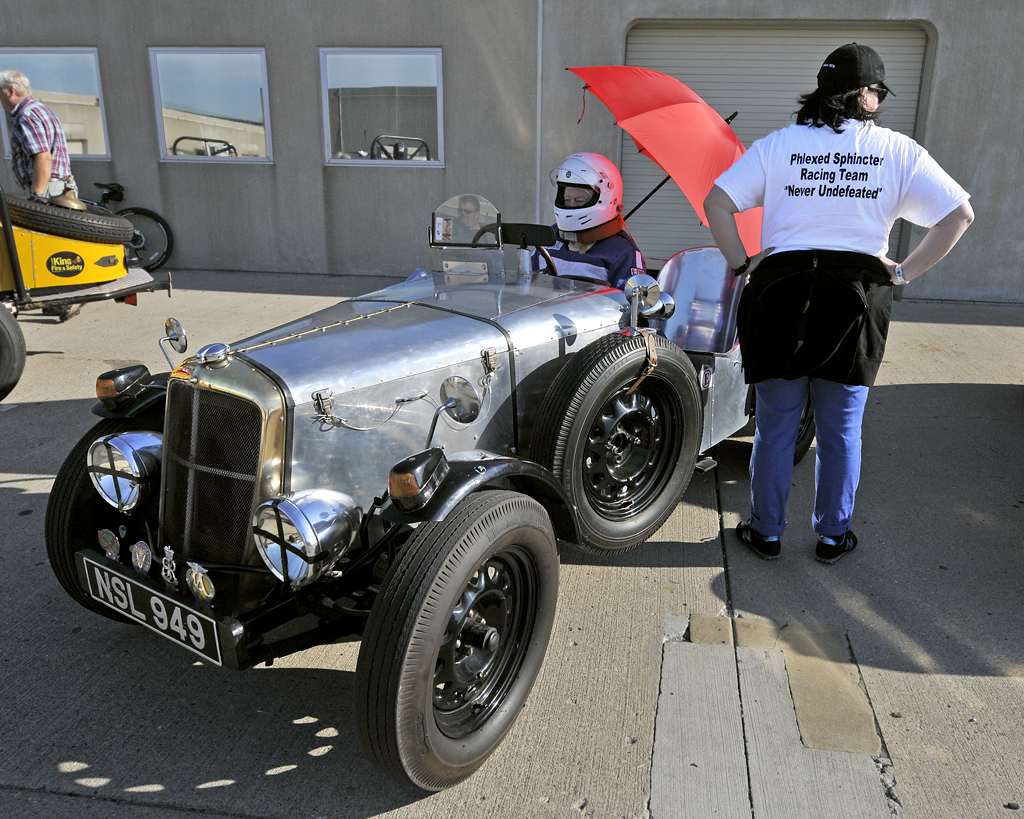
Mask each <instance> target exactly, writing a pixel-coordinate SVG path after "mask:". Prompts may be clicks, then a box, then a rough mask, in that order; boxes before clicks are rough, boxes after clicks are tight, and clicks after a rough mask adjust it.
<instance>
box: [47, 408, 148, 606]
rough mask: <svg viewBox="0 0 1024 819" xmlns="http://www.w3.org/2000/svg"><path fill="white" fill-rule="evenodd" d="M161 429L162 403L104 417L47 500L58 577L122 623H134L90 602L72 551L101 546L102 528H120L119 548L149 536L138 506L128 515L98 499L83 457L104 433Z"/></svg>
mask: <svg viewBox="0 0 1024 819" xmlns="http://www.w3.org/2000/svg"><path fill="white" fill-rule="evenodd" d="M163 428H164V427H163V406H162V405H161V406H159V407H158V408H157V409H151V410H149V411H147V412H144V413H142V414H141V415H139V416H138V417H135V418H104V419H103V420H102V421H100V422H99V423H98V424H96V425H95V426H94V427H93V428H92V429H90V430H89V431H88V432H87V433H86V434H85V435H83V436H82V438H81V440H80V441H79V442H78V443H77V444H75V447H74V449H72V450H71V452H70V453H69V454H68V456H67V458H66V459H65V460H64V463H63V464H62V465H61V467H60V469H59V470H58V472H57V477H56V478H55V479H54V481H53V488H52V489H51V490H50V498H49V500H48V501H47V503H46V522H45V527H44V532H45V538H46V556H47V557H48V558H49V561H50V568H51V569H52V570H53V573H54V575H55V576H56V578H57V581H58V582H59V583H60V585H61V586H62V587H63V589H64V591H66V592H67V593H68V594H69V595H70V596H71V598H72V599H73V600H74V601H75V602H77V603H79V604H80V605H82V606H84V607H85V608H87V609H89V610H90V611H94V612H96V613H97V614H102V615H103V616H104V617H109V618H111V619H112V620H117V621H119V622H122V623H134V622H135V621H133V620H130V619H129V618H127V617H122V616H121V615H119V614H117V613H116V612H115V611H114V610H113V609H111V608H108V607H107V606H104V605H102V604H100V603H96V602H95V601H93V599H92V598H91V597H90V596H89V593H88V592H87V591H86V589H84V588H83V587H82V584H81V581H80V580H79V579H78V566H77V565H76V564H75V553H76V552H78V551H81V550H82V549H96V550H99V548H100V546H99V539H98V533H99V531H100V530H101V529H109V530H111V531H113V532H119V530H120V528H121V526H124V527H125V530H126V532H125V535H122V536H121V538H120V540H121V543H122V548H124V547H126V546H127V544H130V543H132V542H133V540H132V538H134V540H146V541H147V542H148V543H152V537H150V535H149V531H148V530H147V529H146V527H145V522H144V521H143V519H142V515H143V512H142V510H136V511H134V512H133V513H132V514H127V513H120V512H118V511H117V510H116V509H115V508H114V507H113V506H111V505H110V504H109V503H107V502H106V501H105V500H103V498H101V497H100V495H99V493H98V492H97V491H96V488H95V487H94V486H93V483H92V479H91V478H90V477H89V472H88V464H87V463H86V460H87V457H88V453H89V447H90V446H92V444H93V442H94V441H96V440H97V439H98V438H102V437H103V436H105V435H115V434H118V433H122V432H135V431H140V430H148V431H151V432H162V431H163ZM154 533H155V532H154Z"/></svg>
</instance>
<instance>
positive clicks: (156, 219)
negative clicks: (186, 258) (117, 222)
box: [117, 208, 174, 270]
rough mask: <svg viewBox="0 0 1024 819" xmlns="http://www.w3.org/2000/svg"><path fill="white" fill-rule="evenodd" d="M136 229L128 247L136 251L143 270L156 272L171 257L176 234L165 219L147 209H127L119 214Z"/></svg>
mask: <svg viewBox="0 0 1024 819" xmlns="http://www.w3.org/2000/svg"><path fill="white" fill-rule="evenodd" d="M117 215H118V216H121V217H123V218H125V219H127V220H128V221H129V222H131V223H132V226H133V227H134V228H135V234H134V235H133V236H132V239H131V241H130V242H126V247H127V248H128V249H130V250H131V251H134V253H135V255H136V256H138V259H139V267H141V268H142V269H143V270H156V269H157V268H158V267H160V266H161V265H163V264H164V263H165V262H166V261H167V260H168V259H169V258H170V256H171V249H172V248H173V247H174V234H172V233H171V226H170V225H169V224H167V222H166V221H164V218H163V217H162V216H161V215H160V214H158V213H154V212H153V211H151V210H147V209H146V208H125V209H124V210H119V211H118V212H117Z"/></svg>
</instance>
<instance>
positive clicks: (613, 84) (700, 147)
mask: <svg viewBox="0 0 1024 819" xmlns="http://www.w3.org/2000/svg"><path fill="white" fill-rule="evenodd" d="M569 70H570V71H572V72H573V73H574V74H576V76H578V77H579V78H580V79H582V80H583V82H584V83H586V84H585V85H584V89H590V91H591V92H593V93H594V94H595V95H596V96H597V98H598V99H599V100H601V102H603V103H604V104H605V105H607V106H608V109H609V110H610V111H611V112H612V113H613V114H614V115H615V122H616V123H617V124H618V125H619V127H621V128H622V129H623V130H624V131H626V133H628V134H629V135H630V136H631V137H633V141H634V142H636V146H637V148H639V149H640V153H642V154H644V155H645V156H648V157H650V158H651V159H653V160H654V161H655V162H656V163H657V164H658V165H660V166H661V168H662V169H663V170H664V171H665V173H667V174H668V175H669V176H670V177H672V179H673V180H674V181H675V183H676V184H677V185H678V186H679V188H680V189H681V190H682V192H683V194H684V195H685V196H686V198H687V199H688V200H689V201H690V204H691V205H693V208H694V210H696V211H697V216H698V217H700V221H701V224H705V225H706V224H707V216H706V215H705V213H704V197H706V196H707V195H708V193H709V192H710V191H711V188H712V186H713V185H714V184H715V180H716V179H717V178H718V176H719V175H720V174H721V173H722V172H723V171H724V170H726V169H727V168H729V167H730V166H731V165H732V164H733V163H734V162H735V161H736V160H737V159H738V158H739V157H740V155H741V154H742V153H743V150H744V149H743V144H742V143H741V142H740V141H739V139H738V138H737V137H736V134H735V133H733V130H732V128H730V127H729V125H728V123H726V121H725V120H724V119H722V117H721V116H720V115H719V114H718V112H716V111H715V109H714V108H712V107H711V106H710V105H708V104H707V103H706V102H704V100H702V99H701V98H700V97H699V96H698V95H697V94H695V93H694V92H693V91H692V90H691V89H689V88H688V87H687V86H685V85H684V84H683V83H681V82H679V80H677V79H676V78H675V77H670V76H668V75H667V74H662V73H660V72H658V71H652V70H651V69H649V68H639V67H637V66H631V65H598V66H590V67H588V68H570V69H569ZM736 222H737V224H738V226H739V230H740V238H741V239H742V240H743V245H744V247H746V249H747V253H748V254H750V255H751V256H753V255H754V254H755V253H757V252H758V251H759V250H760V249H761V208H754V209H751V210H749V211H745V212H744V213H741V214H738V215H737V218H736Z"/></svg>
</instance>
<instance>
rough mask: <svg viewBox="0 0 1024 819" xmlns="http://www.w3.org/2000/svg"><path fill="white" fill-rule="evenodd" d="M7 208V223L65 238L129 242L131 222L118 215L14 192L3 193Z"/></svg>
mask: <svg viewBox="0 0 1024 819" xmlns="http://www.w3.org/2000/svg"><path fill="white" fill-rule="evenodd" d="M7 208H8V209H9V210H10V212H11V224H14V225H17V226H18V227H23V228H27V229H29V230H38V231H39V232H40V233H49V234H51V235H53V236H64V237H66V238H68V239H79V240H81V241H84V242H101V243H104V244H111V245H121V244H124V243H125V242H130V241H131V239H132V236H133V235H134V233H135V228H134V227H133V226H132V223H131V222H129V221H128V220H127V219H124V218H122V217H120V216H114V215H113V214H111V215H106V214H101V213H92V212H90V211H82V210H71V209H70V208H62V207H58V206H57V205H48V204H46V203H45V202H35V201H33V200H31V199H29V198H27V197H25V196H19V195H18V194H8V195H7Z"/></svg>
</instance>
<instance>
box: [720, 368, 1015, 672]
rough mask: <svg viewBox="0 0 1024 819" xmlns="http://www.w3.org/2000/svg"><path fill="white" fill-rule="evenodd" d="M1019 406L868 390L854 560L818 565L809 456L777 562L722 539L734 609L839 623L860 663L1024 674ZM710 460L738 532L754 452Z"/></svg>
mask: <svg viewBox="0 0 1024 819" xmlns="http://www.w3.org/2000/svg"><path fill="white" fill-rule="evenodd" d="M1022 408H1024V387H1022V386H1020V385H1014V384H912V385H898V386H881V387H876V388H874V389H872V391H871V393H870V396H869V399H868V407H867V411H866V414H865V422H864V459H863V468H862V476H861V483H860V489H859V492H858V496H857V508H856V511H855V513H854V524H853V528H854V530H855V531H856V533H857V535H858V537H859V538H860V546H859V547H858V549H857V551H856V552H854V553H853V554H852V555H850V556H849V557H847V558H844V559H843V560H842V561H840V562H839V563H837V564H835V565H833V566H827V565H824V564H821V563H817V562H816V561H814V560H813V558H812V553H813V546H814V540H815V536H814V534H813V532H812V531H811V527H810V517H811V509H812V504H813V483H814V457H813V456H814V450H812V451H811V453H810V454H809V456H808V457H807V458H806V459H805V460H804V461H803V462H802V463H801V464H800V465H798V467H797V469H796V471H795V473H794V478H793V490H792V494H791V496H790V500H789V506H788V510H787V513H788V514H787V516H788V519H789V522H790V524H789V528H788V529H787V531H786V535H785V537H784V539H783V542H784V548H783V554H782V558H781V559H780V560H777V561H773V562H770V563H766V562H764V561H761V560H759V559H757V558H756V557H755V556H754V555H753V554H752V553H751V552H750V551H749V550H747V549H745V548H744V547H743V546H742V545H741V544H740V543H739V541H738V540H737V539H736V537H735V535H734V534H732V533H731V532H726V536H725V538H726V544H727V553H728V559H729V577H730V584H731V589H732V595H733V603H734V605H735V606H736V608H737V610H738V611H741V612H746V613H747V614H752V615H759V616H764V617H768V618H771V619H773V620H776V621H777V622H786V621H788V620H800V621H808V620H810V621H818V622H822V623H830V624H841V625H843V626H845V627H846V628H847V629H848V630H849V632H850V633H851V637H852V638H853V640H852V641H853V643H854V645H855V646H856V647H857V651H858V660H859V661H860V662H861V664H868V665H873V666H877V667H883V668H889V669H893V670H897V671H906V672H917V673H933V674H934V673H939V674H964V675H982V676H986V675H988V676H1018V677H1021V676H1024V637H1022V635H1024V605H1022V602H1024V599H1022V595H1021V578H1022V577H1024V467H1022V464H1024V424H1022V423H1021V421H1022ZM715 456H716V457H717V459H718V461H719V481H720V487H721V497H722V511H723V515H724V516H725V520H726V524H727V526H728V525H729V523H730V522H731V523H732V525H734V524H735V521H736V520H737V519H739V518H740V517H743V518H745V517H747V516H748V515H749V494H748V493H749V478H748V476H747V467H748V462H749V456H750V444H749V443H743V442H739V441H727V442H724V443H722V444H720V445H719V446H718V447H717V448H716V449H715ZM853 635H856V636H855V638H854V637H853Z"/></svg>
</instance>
